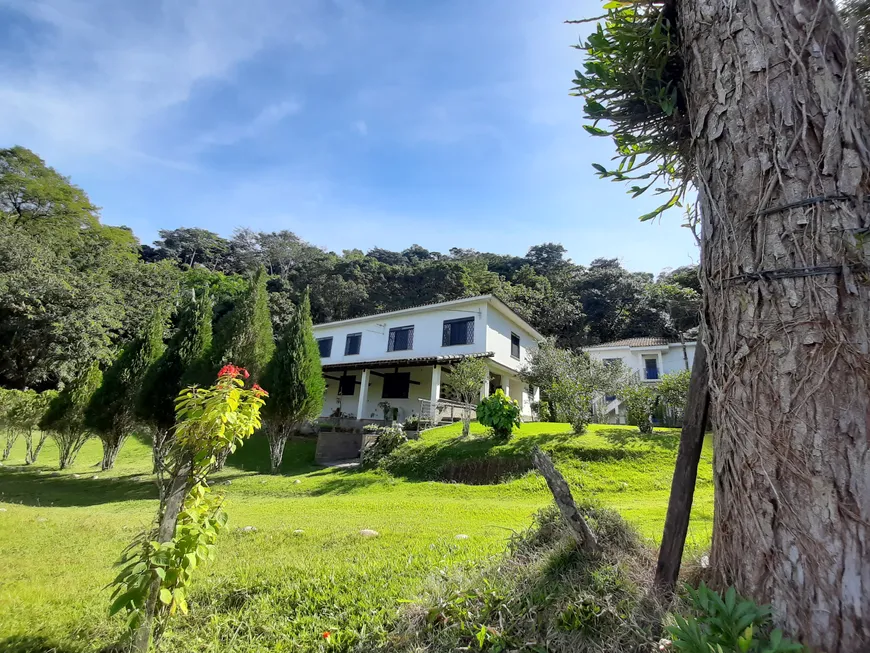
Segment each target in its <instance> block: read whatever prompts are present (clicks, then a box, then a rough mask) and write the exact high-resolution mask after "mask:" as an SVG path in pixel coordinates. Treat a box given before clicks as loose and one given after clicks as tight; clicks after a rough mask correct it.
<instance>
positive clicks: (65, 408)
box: [39, 361, 103, 469]
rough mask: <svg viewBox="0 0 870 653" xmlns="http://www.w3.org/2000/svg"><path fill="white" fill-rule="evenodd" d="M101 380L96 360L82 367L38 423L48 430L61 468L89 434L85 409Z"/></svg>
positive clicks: (69, 463) (69, 461)
mask: <svg viewBox="0 0 870 653" xmlns="http://www.w3.org/2000/svg"><path fill="white" fill-rule="evenodd" d="M102 381H103V373H102V371H101V370H100V364H99V363H98V362H96V361H95V362H93V363H91V364H90V365H88V366H86V367H84V369H82V370H81V371H80V372H79V375H78V376H77V377H75V378H74V379H73V380H72V381H71V382H70V383H68V384H67V385H66V386H65V387H64V389H63V390H62V391H61V392H60V393H59V394H58V395H57V397H55V398H54V400H53V401H52V402H51V404H49V406H48V410H47V411H46V413H45V415H44V416H43V418H42V420H41V421H40V423H39V428H40V429H42V430H44V431H51V437H52V438H53V439H54V441H55V443H56V444H57V450H58V456H59V461H58V463H59V465H60V468H61V469H66V468H67V467H69V466H70V465H72V464H73V463H74V462H75V459H76V456H78V453H79V451H81V448H82V447H83V446H84V444H85V442H87V441H88V438H90V437H91V432H90V431H89V430H88V427H87V425H86V423H85V410H86V409H87V407H88V405H89V404H90V402H91V398H92V397H93V395H94V393H95V392H96V391H97V389H98V388H99V387H100V384H101V383H102Z"/></svg>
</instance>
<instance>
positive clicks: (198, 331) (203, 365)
mask: <svg viewBox="0 0 870 653" xmlns="http://www.w3.org/2000/svg"><path fill="white" fill-rule="evenodd" d="M211 347H212V300H211V297H210V296H209V295H208V293H206V292H201V293H199V294H198V295H197V294H195V293H191V294H190V296H189V298H188V299H187V300H186V301H185V303H184V304H183V305H182V307H181V309H180V310H179V312H178V325H177V327H176V329H175V332H174V334H173V335H172V337H171V338H170V339H169V343H168V344H167V346H166V348H165V350H164V351H163V353H162V354H161V356H160V357H159V358H158V359H157V360H156V361H154V362H153V363H152V364H151V365H150V366H149V368H148V370H147V371H146V373H145V376H144V378H143V379H142V386H141V389H140V391H139V393H138V395H137V397H136V402H135V415H136V417H137V418H138V419H139V420H141V421H143V422H144V423H146V424H147V425H148V426H149V427H150V429H151V437H152V448H153V456H154V469H155V471H158V470H160V469H162V467H163V463H164V461H165V457H166V454H167V451H168V448H169V445H170V444H171V434H172V428H173V427H174V426H175V399H176V397H178V393H179V392H181V390H182V388H184V387H186V386H188V385H206V384H207V383H210V382H211V381H212V380H213V379H214V372H215V369H214V365H213V361H212V354H211Z"/></svg>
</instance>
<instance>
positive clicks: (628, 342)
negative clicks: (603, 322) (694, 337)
mask: <svg viewBox="0 0 870 653" xmlns="http://www.w3.org/2000/svg"><path fill="white" fill-rule="evenodd" d="M669 342H670V341H669V340H668V339H667V338H649V337H647V338H624V339H623V340H614V341H613V342H602V343H601V344H600V345H593V346H591V347H586V349H597V348H598V347H661V346H663V345H667V344H669ZM693 344H694V343H693Z"/></svg>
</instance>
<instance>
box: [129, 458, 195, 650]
mask: <svg viewBox="0 0 870 653" xmlns="http://www.w3.org/2000/svg"><path fill="white" fill-rule="evenodd" d="M190 485H191V479H190V466H189V465H183V466H181V467H179V468H178V469H176V471H175V473H174V474H173V475H172V477H171V478H170V480H169V483H168V484H167V488H168V490H167V491H166V492H165V493H162V494H163V506H162V508H163V509H162V511H161V515H160V522H159V525H158V527H157V541H158V542H160V543H163V542H169V541H170V540H171V539H172V538H173V537H174V536H175V527H176V525H177V524H178V515H179V514H181V509H182V507H183V506H184V498H185V496H187V492H188V490H189V488H190ZM159 596H160V578H158V577H156V576H155V577H154V579H153V580H152V581H151V587H150V588H149V589H148V600H147V601H146V603H145V615H144V617H143V618H142V623H141V624H140V625H139V628H138V629H137V630H136V633H135V635H134V636H133V642H132V646H131V651H134V652H135V653H148V650H149V648H150V647H151V637H152V634H153V630H154V616H155V615H156V613H157V607H158V605H157V601H158V598H159Z"/></svg>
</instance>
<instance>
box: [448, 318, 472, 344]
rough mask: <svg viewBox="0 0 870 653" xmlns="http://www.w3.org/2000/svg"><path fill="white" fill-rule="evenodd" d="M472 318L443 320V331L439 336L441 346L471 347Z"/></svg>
mask: <svg viewBox="0 0 870 653" xmlns="http://www.w3.org/2000/svg"><path fill="white" fill-rule="evenodd" d="M473 344H474V318H473V317H462V318H459V319H458V320H444V330H443V331H442V335H441V346H442V347H450V346H452V345H473Z"/></svg>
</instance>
